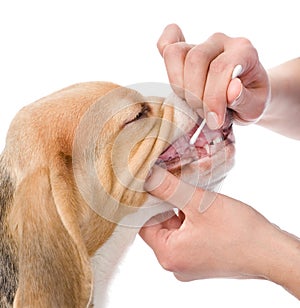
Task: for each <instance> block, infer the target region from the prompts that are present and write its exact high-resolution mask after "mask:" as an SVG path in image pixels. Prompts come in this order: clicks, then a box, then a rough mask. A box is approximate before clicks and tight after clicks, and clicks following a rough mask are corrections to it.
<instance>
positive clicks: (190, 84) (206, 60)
mask: <svg viewBox="0 0 300 308" xmlns="http://www.w3.org/2000/svg"><path fill="white" fill-rule="evenodd" d="M221 52H223V44H222V43H221V42H217V43H214V44H211V43H210V42H209V41H207V42H205V43H203V44H200V45H197V46H195V47H193V48H192V49H190V50H189V52H188V53H187V55H186V58H185V63H184V88H185V99H186V101H187V102H188V103H189V105H190V106H191V107H192V108H193V109H198V108H203V106H202V102H203V94H204V89H205V85H206V79H207V74H208V70H209V67H210V63H211V61H212V60H213V59H215V58H216V57H217V56H218V55H219V54H220V53H221Z"/></svg>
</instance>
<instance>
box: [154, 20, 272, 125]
mask: <svg viewBox="0 0 300 308" xmlns="http://www.w3.org/2000/svg"><path fill="white" fill-rule="evenodd" d="M157 46H158V50H159V52H160V54H161V55H162V56H163V58H164V61H165V65H166V69H167V73H168V77H169V81H170V84H171V85H172V87H173V90H174V92H175V93H176V94H177V95H178V96H180V97H181V98H183V99H185V100H186V101H187V102H188V103H189V104H190V105H191V106H192V107H193V108H194V109H196V110H198V112H199V114H200V115H201V116H202V117H203V116H204V117H205V118H206V120H207V124H208V126H209V127H210V128H211V129H216V128H219V127H220V126H222V124H223V122H224V118H225V112H226V108H227V107H228V108H230V109H232V110H234V111H235V113H234V114H235V119H236V120H237V122H242V123H251V122H255V121H257V120H258V119H259V118H260V116H261V115H262V113H263V111H264V110H265V107H266V104H267V101H268V99H269V92H270V90H269V89H270V86H269V80H268V75H267V73H266V71H265V69H264V67H263V66H262V65H261V63H260V62H259V59H258V54H257V52H256V50H255V48H254V47H253V46H252V44H251V43H250V42H249V40H247V39H245V38H230V37H228V36H226V35H225V34H222V33H216V34H214V35H212V36H211V37H210V38H209V39H208V40H207V41H205V42H204V43H202V44H199V45H191V44H187V43H186V42H185V38H184V36H183V34H182V31H181V29H180V28H179V27H178V26H177V25H175V24H171V25H169V26H167V27H166V28H165V30H164V31H163V33H162V35H161V37H160V39H159V40H158V43H157ZM237 65H241V66H242V72H241V74H240V75H239V78H234V79H232V80H231V76H232V72H233V70H234V67H236V66H237Z"/></svg>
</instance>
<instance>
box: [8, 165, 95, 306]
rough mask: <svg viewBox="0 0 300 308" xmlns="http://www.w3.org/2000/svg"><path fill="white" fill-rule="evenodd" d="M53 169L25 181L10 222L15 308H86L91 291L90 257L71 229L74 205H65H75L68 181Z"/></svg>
mask: <svg viewBox="0 0 300 308" xmlns="http://www.w3.org/2000/svg"><path fill="white" fill-rule="evenodd" d="M49 169H50V168H49ZM49 169H48V168H45V169H39V170H36V171H35V172H34V173H33V174H30V175H29V176H27V177H25V178H24V179H23V180H22V182H21V183H20V184H19V185H18V186H17V189H16V192H15V200H14V206H13V212H12V213H11V218H10V220H11V227H13V228H14V232H16V234H17V238H16V240H17V243H18V247H19V285H18V290H17V294H16V298H15V301H14V307H72V308H73V307H86V306H87V305H88V303H89V300H90V296H91V289H92V286H91V283H92V277H91V269H90V265H89V259H88V255H87V252H86V249H85V247H84V245H83V242H82V240H81V238H80V236H79V235H78V234H77V235H76V232H77V233H79V229H78V230H77V229H76V227H73V230H72V226H74V225H75V224H76V222H77V221H76V219H75V218H74V215H73V213H72V209H71V208H72V205H70V204H64V203H65V202H70V203H72V197H71V196H70V198H71V199H69V200H68V190H66V191H65V190H64V189H65V184H67V183H65V180H64V177H62V178H59V175H58V174H54V175H52V174H50V172H49ZM50 170H51V172H52V169H50ZM52 178H53V179H52ZM59 185H61V186H62V187H58V186H59ZM73 206H74V201H73Z"/></svg>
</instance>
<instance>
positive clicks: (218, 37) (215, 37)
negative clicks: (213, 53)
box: [208, 32, 228, 42]
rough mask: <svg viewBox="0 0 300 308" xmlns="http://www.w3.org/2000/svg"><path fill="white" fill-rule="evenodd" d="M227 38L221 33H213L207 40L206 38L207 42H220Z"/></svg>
mask: <svg viewBox="0 0 300 308" xmlns="http://www.w3.org/2000/svg"><path fill="white" fill-rule="evenodd" d="M227 38H228V36H227V35H226V34H224V33H222V32H215V33H213V34H212V35H211V36H210V37H209V38H208V41H213V42H215V41H220V40H225V39H227Z"/></svg>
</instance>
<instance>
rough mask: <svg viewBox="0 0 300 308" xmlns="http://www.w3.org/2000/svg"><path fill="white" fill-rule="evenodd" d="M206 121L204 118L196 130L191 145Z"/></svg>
mask: <svg viewBox="0 0 300 308" xmlns="http://www.w3.org/2000/svg"><path fill="white" fill-rule="evenodd" d="M205 123H206V119H203V120H202V122H201V124H200V125H199V127H198V128H197V130H196V131H195V133H194V135H193V136H192V137H191V139H190V145H193V144H195V142H196V140H197V138H198V137H199V135H200V133H201V131H202V129H203V127H204V125H205Z"/></svg>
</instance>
